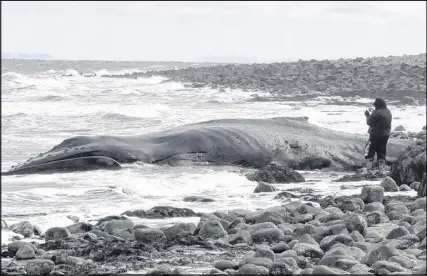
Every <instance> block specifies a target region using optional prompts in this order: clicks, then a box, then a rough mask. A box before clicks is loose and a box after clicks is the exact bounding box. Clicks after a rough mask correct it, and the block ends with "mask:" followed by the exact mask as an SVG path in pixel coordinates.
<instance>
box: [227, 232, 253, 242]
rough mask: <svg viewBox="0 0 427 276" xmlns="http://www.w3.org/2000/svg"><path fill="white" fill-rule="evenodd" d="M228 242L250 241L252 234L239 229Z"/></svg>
mask: <svg viewBox="0 0 427 276" xmlns="http://www.w3.org/2000/svg"><path fill="white" fill-rule="evenodd" d="M229 243H230V244H238V243H246V244H251V243H252V235H251V233H249V231H246V230H239V231H237V233H236V234H234V235H232V236H231V237H230V239H229Z"/></svg>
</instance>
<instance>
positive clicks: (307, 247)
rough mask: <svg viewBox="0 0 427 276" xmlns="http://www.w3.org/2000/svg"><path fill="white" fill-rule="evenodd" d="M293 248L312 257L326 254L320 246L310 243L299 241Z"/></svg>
mask: <svg viewBox="0 0 427 276" xmlns="http://www.w3.org/2000/svg"><path fill="white" fill-rule="evenodd" d="M292 250H294V251H295V252H297V254H298V255H299V256H304V257H310V258H322V257H323V254H324V253H323V251H322V249H320V247H319V246H316V245H314V244H309V243H297V244H295V245H294V246H293V247H292Z"/></svg>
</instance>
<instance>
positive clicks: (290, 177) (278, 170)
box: [247, 164, 305, 183]
mask: <svg viewBox="0 0 427 276" xmlns="http://www.w3.org/2000/svg"><path fill="white" fill-rule="evenodd" d="M247 178H248V179H249V180H251V181H257V182H267V183H294V182H304V181H305V179H304V177H303V176H302V175H301V174H300V173H298V172H296V171H294V170H293V169H291V168H288V167H284V166H280V165H276V164H270V165H267V166H265V167H263V168H262V169H260V170H258V171H256V172H254V173H252V174H249V175H247Z"/></svg>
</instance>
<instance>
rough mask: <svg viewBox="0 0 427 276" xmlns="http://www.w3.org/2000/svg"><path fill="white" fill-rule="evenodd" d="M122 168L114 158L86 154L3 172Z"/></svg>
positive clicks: (10, 173) (15, 173)
mask: <svg viewBox="0 0 427 276" xmlns="http://www.w3.org/2000/svg"><path fill="white" fill-rule="evenodd" d="M121 168H122V167H121V166H120V164H119V163H118V162H117V161H116V160H114V159H112V158H109V157H106V156H85V157H76V158H69V159H61V160H57V161H51V162H47V163H43V164H38V165H32V166H21V167H17V168H14V169H12V170H10V171H8V172H2V175H17V174H28V173H52V172H53V173H55V172H73V171H89V170H99V169H108V170H120V169H121Z"/></svg>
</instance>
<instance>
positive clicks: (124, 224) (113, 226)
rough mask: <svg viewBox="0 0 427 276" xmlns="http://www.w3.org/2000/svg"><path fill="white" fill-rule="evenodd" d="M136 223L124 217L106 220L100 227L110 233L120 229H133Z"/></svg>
mask: <svg viewBox="0 0 427 276" xmlns="http://www.w3.org/2000/svg"><path fill="white" fill-rule="evenodd" d="M133 227H134V223H133V221H131V220H130V219H123V220H116V219H113V220H109V221H107V222H105V224H103V225H102V226H101V227H100V228H101V229H102V230H103V231H104V232H107V233H108V234H112V233H113V232H115V231H118V230H132V231H133Z"/></svg>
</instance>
